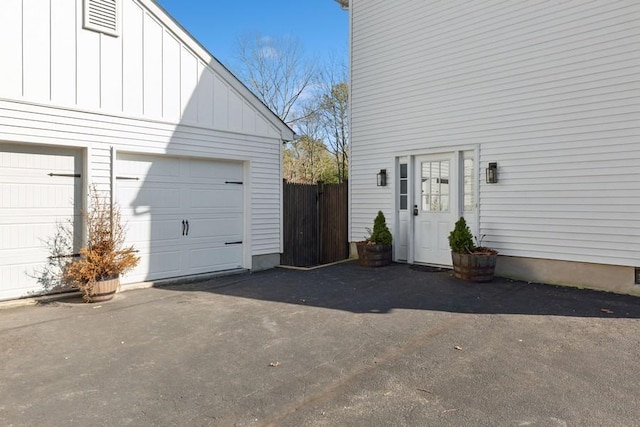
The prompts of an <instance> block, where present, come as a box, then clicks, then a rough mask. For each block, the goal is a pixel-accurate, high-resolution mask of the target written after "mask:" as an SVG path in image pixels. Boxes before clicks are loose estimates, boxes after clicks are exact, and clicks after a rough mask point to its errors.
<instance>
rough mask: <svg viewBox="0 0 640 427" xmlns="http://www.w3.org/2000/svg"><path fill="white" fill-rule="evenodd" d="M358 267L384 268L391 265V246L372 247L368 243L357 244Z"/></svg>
mask: <svg viewBox="0 0 640 427" xmlns="http://www.w3.org/2000/svg"><path fill="white" fill-rule="evenodd" d="M356 247H357V249H358V265H360V266H361V267H384V266H385V265H389V264H391V259H392V251H391V249H392V246H391V245H371V244H369V243H368V242H358V243H356Z"/></svg>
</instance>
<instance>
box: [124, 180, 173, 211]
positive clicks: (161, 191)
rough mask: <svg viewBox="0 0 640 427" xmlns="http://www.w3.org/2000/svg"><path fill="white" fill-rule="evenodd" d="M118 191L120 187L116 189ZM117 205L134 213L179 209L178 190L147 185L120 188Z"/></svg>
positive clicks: (170, 187)
mask: <svg viewBox="0 0 640 427" xmlns="http://www.w3.org/2000/svg"><path fill="white" fill-rule="evenodd" d="M118 188H119V189H120V186H119V187H118ZM119 195H120V197H119V200H118V201H119V204H120V207H121V208H123V209H130V210H132V211H133V212H134V213H135V212H139V211H142V212H144V211H146V210H149V208H150V207H151V206H153V208H154V210H163V209H170V210H176V211H179V210H180V209H181V202H180V189H177V188H174V187H172V186H170V185H168V184H167V185H161V186H157V187H155V186H154V187H150V186H148V185H146V186H142V187H138V188H127V187H124V188H121V189H120V191H119Z"/></svg>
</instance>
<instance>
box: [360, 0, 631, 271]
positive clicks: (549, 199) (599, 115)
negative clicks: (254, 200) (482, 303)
mask: <svg viewBox="0 0 640 427" xmlns="http://www.w3.org/2000/svg"><path fill="white" fill-rule="evenodd" d="M350 9H351V14H352V17H351V19H352V21H353V25H352V31H351V38H352V70H351V73H352V99H351V103H352V108H351V111H352V113H351V126H352V129H351V135H352V159H351V164H350V166H351V185H352V189H353V191H352V193H351V198H352V202H351V210H352V214H351V230H352V232H351V240H353V241H355V240H360V239H361V238H362V236H363V235H364V233H365V230H364V228H365V227H370V226H371V223H372V221H373V217H374V215H375V211H377V210H378V209H382V210H383V211H385V213H387V214H389V215H391V214H392V213H393V209H394V199H393V192H392V189H393V188H394V185H395V184H394V182H393V178H394V177H393V176H390V177H389V178H390V179H389V181H390V182H389V185H388V186H387V187H378V188H376V186H375V174H376V172H377V170H379V169H382V168H386V169H387V170H391V169H392V166H393V159H394V157H395V156H397V155H399V153H401V154H406V153H407V152H415V153H416V154H419V153H420V152H421V151H422V152H424V151H426V150H435V149H437V148H438V147H440V148H441V149H442V150H443V151H446V149H447V147H457V146H465V145H466V146H469V145H474V144H477V145H478V146H479V147H481V149H480V150H479V153H480V158H479V165H478V166H479V167H480V170H481V172H483V171H484V169H485V168H486V165H487V163H488V162H497V163H498V167H499V177H500V181H499V183H498V184H495V185H487V184H485V183H484V179H482V178H481V181H480V188H479V197H480V216H479V221H480V223H479V228H480V233H481V234H485V235H486V237H485V239H484V244H486V245H490V246H493V247H495V248H496V249H498V250H499V251H500V253H501V254H503V255H511V256H522V257H533V258H549V259H556V260H567V261H579V262H591V263H605V264H614V265H628V266H633V265H639V264H640V261H639V260H640V202H639V200H640V170H639V169H638V168H637V164H638V162H639V161H640V144H639V143H638V136H639V135H640V85H638V76H639V75H640V49H638V46H640V18H639V17H640V4H639V3H637V2H633V1H620V2H590V1H579V0H574V1H567V2H557V3H553V2H543V1H531V2H526V3H518V2H511V3H506V4H505V3H497V2H493V1H478V2H471V3H469V2H461V1H453V2H433V1H424V2H399V3H395V2H394V3H393V4H390V3H388V2H386V3H385V2H369V1H364V0H355V1H352V2H351V5H350ZM481 176H482V173H481Z"/></svg>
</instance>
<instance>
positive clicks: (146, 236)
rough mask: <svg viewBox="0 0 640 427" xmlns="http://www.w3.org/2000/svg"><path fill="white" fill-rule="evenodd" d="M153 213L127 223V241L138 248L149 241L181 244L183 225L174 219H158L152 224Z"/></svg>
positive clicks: (147, 244)
mask: <svg viewBox="0 0 640 427" xmlns="http://www.w3.org/2000/svg"><path fill="white" fill-rule="evenodd" d="M151 218H152V216H151V215H144V216H143V217H141V218H140V219H136V220H131V219H129V220H128V221H127V223H126V228H127V233H126V235H127V241H128V242H129V243H130V244H133V245H135V247H136V249H139V248H142V247H145V246H149V242H157V243H163V244H167V245H171V244H173V245H177V244H180V239H181V238H182V236H181V233H182V230H181V225H180V224H178V222H177V221H176V220H174V219H158V220H155V221H154V226H151V222H150V219H151Z"/></svg>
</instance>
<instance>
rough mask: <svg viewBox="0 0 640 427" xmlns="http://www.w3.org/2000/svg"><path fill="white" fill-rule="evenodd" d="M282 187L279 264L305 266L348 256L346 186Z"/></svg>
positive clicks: (290, 184)
mask: <svg viewBox="0 0 640 427" xmlns="http://www.w3.org/2000/svg"><path fill="white" fill-rule="evenodd" d="M283 185H284V188H283V197H284V200H283V208H284V209H283V213H284V219H283V223H284V252H283V253H282V256H281V257H280V263H281V264H283V265H293V266H297V267H309V266H313V265H319V264H328V263H330V262H335V261H340V260H343V259H346V258H348V256H349V243H348V238H347V215H348V184H347V183H346V182H344V183H342V184H323V183H318V184H317V185H313V184H293V183H289V182H285V183H284V184H283Z"/></svg>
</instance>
